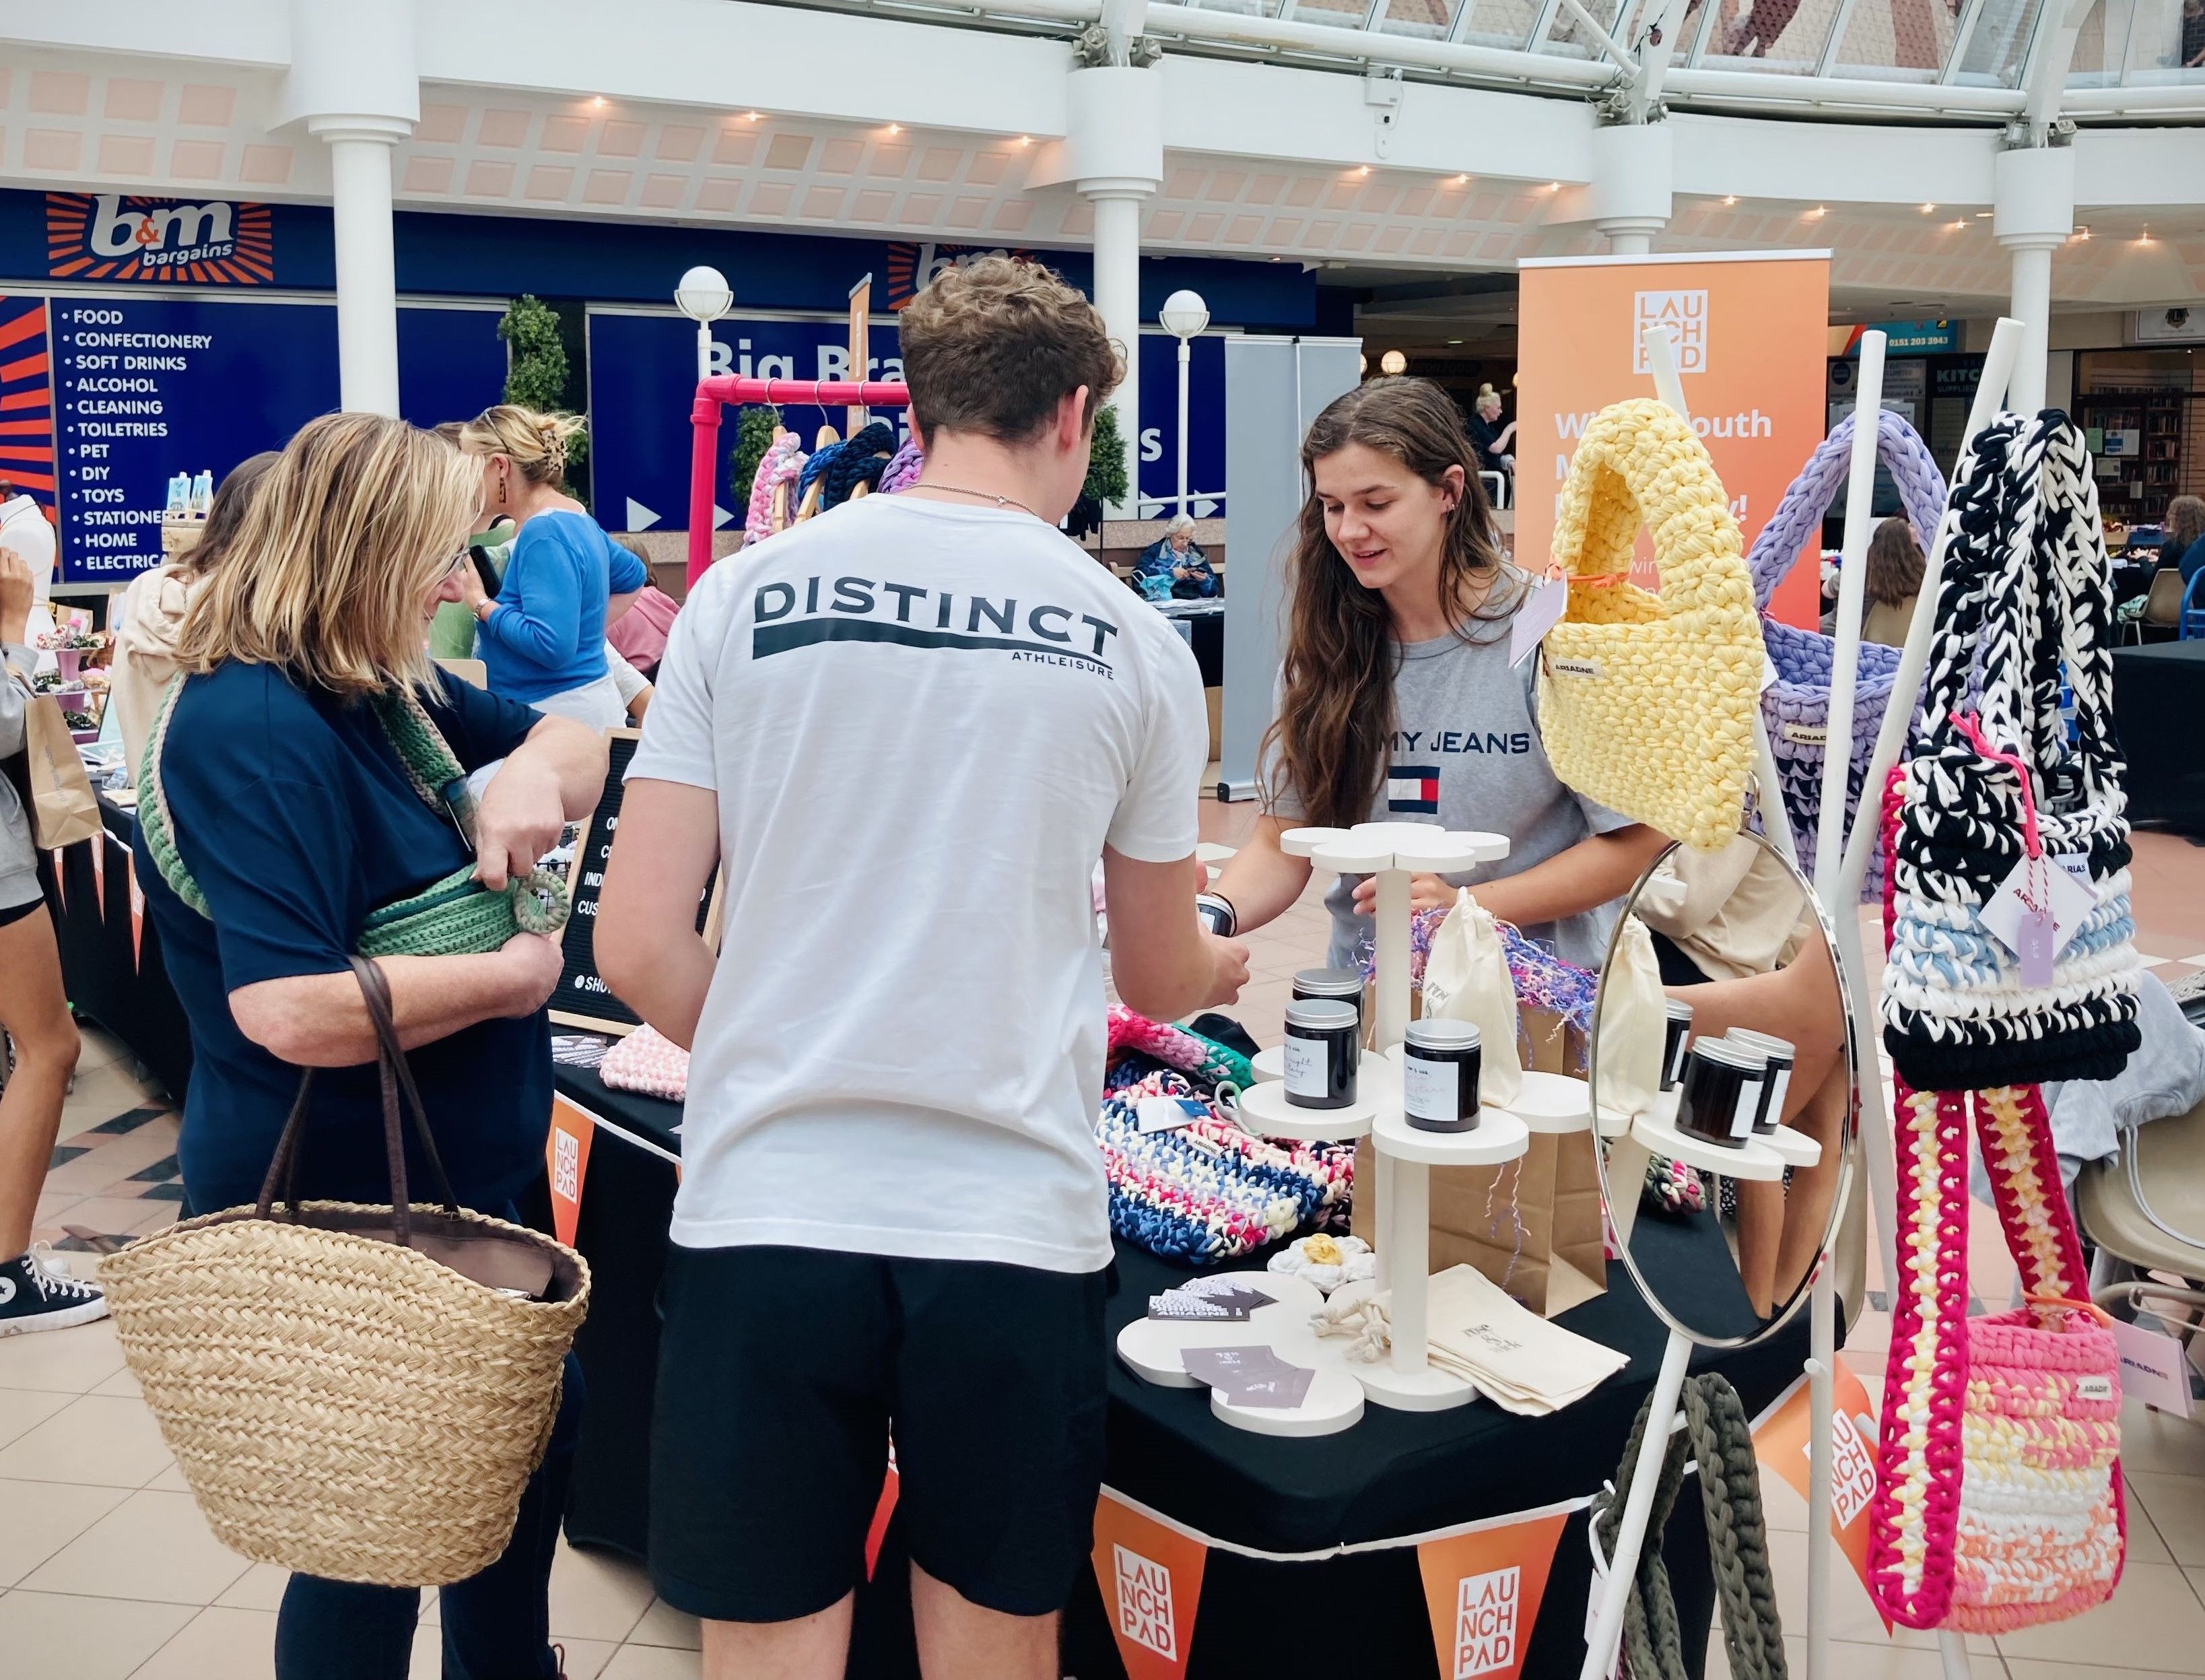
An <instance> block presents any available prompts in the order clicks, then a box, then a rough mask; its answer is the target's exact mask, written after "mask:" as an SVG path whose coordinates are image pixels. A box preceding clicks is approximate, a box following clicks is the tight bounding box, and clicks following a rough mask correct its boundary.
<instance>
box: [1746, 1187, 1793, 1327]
mask: <svg viewBox="0 0 2205 1680" xmlns="http://www.w3.org/2000/svg"><path fill="white" fill-rule="evenodd" d="M1783 1236H1784V1186H1783V1185H1782V1184H1780V1183H1776V1184H1772V1183H1768V1182H1766V1181H1764V1180H1759V1179H1745V1178H1741V1179H1739V1180H1738V1282H1740V1283H1741V1284H1744V1285H1745V1298H1746V1299H1747V1300H1748V1301H1749V1302H1751V1303H1752V1305H1753V1310H1754V1312H1755V1314H1756V1315H1758V1316H1759V1317H1762V1318H1764V1319H1765V1318H1767V1317H1768V1314H1769V1312H1770V1310H1771V1308H1772V1306H1773V1304H1774V1296H1775V1290H1776V1259H1777V1249H1778V1247H1779V1245H1780V1243H1781V1242H1782V1241H1783Z"/></svg>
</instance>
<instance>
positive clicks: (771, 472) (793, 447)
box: [743, 432, 804, 545]
mask: <svg viewBox="0 0 2205 1680" xmlns="http://www.w3.org/2000/svg"><path fill="white" fill-rule="evenodd" d="M803 470H804V445H803V444H802V443H801V442H800V441H799V439H798V438H797V436H796V434H795V433H794V432H784V433H782V435H781V436H780V437H778V438H775V439H774V440H773V442H772V444H770V445H769V446H768V447H767V450H766V452H765V453H764V455H763V456H760V457H759V459H758V473H757V474H756V476H754V477H753V478H752V480H751V505H750V511H749V515H748V516H747V517H746V518H745V519H744V521H743V541H744V543H745V545H749V544H751V543H761V542H764V540H765V539H767V538H768V537H770V536H771V535H772V534H773V492H774V491H775V490H776V489H777V488H778V487H779V486H782V485H787V486H790V493H791V494H792V495H793V494H794V493H795V491H794V487H795V484H796V477H797V474H799V473H801V472H802V471H803Z"/></svg>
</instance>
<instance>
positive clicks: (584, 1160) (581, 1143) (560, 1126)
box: [544, 1097, 597, 1248]
mask: <svg viewBox="0 0 2205 1680" xmlns="http://www.w3.org/2000/svg"><path fill="white" fill-rule="evenodd" d="M596 1135H597V1122H595V1121H594V1120H592V1119H591V1118H590V1117H589V1116H588V1115H586V1114H585V1113H583V1112H582V1111H581V1110H580V1109H579V1108H576V1107H575V1106H574V1104H572V1103H570V1102H568V1100H567V1099H565V1098H564V1097H554V1098H552V1099H551V1133H550V1136H548V1137H546V1138H545V1139H544V1171H545V1172H546V1173H547V1174H549V1175H550V1180H551V1230H552V1233H553V1234H554V1235H555V1236H557V1237H558V1239H559V1240H560V1241H561V1242H563V1243H565V1244H566V1245H567V1246H568V1248H573V1247H574V1225H575V1222H576V1221H577V1220H579V1218H581V1217H582V1180H583V1178H584V1177H586V1176H587V1174H588V1172H589V1170H590V1140H591V1138H593V1137H595V1136H596Z"/></svg>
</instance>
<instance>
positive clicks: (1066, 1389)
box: [651, 1244, 1108, 1622]
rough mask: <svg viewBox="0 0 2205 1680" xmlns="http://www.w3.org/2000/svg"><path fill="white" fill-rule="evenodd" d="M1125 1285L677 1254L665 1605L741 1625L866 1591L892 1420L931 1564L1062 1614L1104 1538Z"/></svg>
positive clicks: (661, 1578)
mask: <svg viewBox="0 0 2205 1680" xmlns="http://www.w3.org/2000/svg"><path fill="white" fill-rule="evenodd" d="M1107 1278H1108V1273H1107V1272H1085V1273H1076V1272H1043V1271H1038V1270H1036V1269H1034V1268H1031V1267H1028V1266H996V1265H989V1264H984V1263H981V1262H978V1261H970V1260H900V1259H889V1258H884V1257H882V1256H878V1255H873V1254H844V1253H840V1252H837V1251H833V1250H829V1249H823V1248H762V1247H761V1248H681V1246H679V1245H678V1244H677V1245H675V1246H673V1247H670V1248H669V1249H668V1251H667V1267H666V1292H665V1302H666V1327H665V1332H664V1337H663V1340H662V1342H661V1344H660V1349H659V1362H658V1399H657V1406H656V1408H655V1414H654V1417H653V1421H652V1428H651V1580H652V1582H654V1583H655V1584H656V1585H657V1588H658V1591H659V1594H660V1595H661V1596H663V1598H664V1599H665V1600H666V1601H667V1602H668V1603H669V1604H671V1605H672V1606H675V1609H677V1610H682V1611H687V1612H688V1613H689V1614H691V1615H692V1616H698V1617H705V1618H706V1619H708V1620H712V1621H725V1622H785V1621H789V1620H792V1619H793V1618H794V1617H799V1616H809V1615H812V1614H814V1613H816V1612H817V1611H822V1610H824V1609H826V1608H828V1607H829V1606H831V1605H833V1604H834V1603H835V1602H836V1601H837V1600H840V1599H841V1597H842V1596H843V1594H846V1593H848V1592H849V1591H851V1590H852V1589H853V1588H855V1587H857V1586H858V1585H859V1583H860V1582H862V1581H863V1580H864V1579H865V1535H866V1531H867V1529H868V1528H870V1527H871V1522H872V1517H873V1513H874V1510H876V1508H877V1506H878V1504H879V1502H880V1495H881V1484H882V1480H883V1476H884V1475H885V1474H886V1473H887V1468H888V1455H889V1432H890V1429H891V1427H893V1429H894V1436H895V1456H896V1469H897V1473H898V1476H899V1479H900V1486H899V1489H898V1494H897V1502H896V1510H897V1514H898V1517H899V1520H900V1526H901V1528H902V1531H903V1534H904V1536H905V1539H906V1543H907V1544H908V1546H909V1548H910V1552H911V1558H912V1562H913V1563H915V1564H918V1566H919V1567H920V1568H921V1569H923V1570H925V1571H926V1572H927V1573H928V1574H929V1575H930V1576H934V1578H935V1579H936V1580H937V1581H940V1582H944V1583H945V1584H947V1585H948V1586H949V1587H952V1588H954V1589H955V1590H956V1591H957V1592H958V1593H960V1594H962V1595H963V1596H964V1597H965V1598H966V1599H968V1600H971V1601H972V1602H973V1603H974V1604H977V1605H980V1606H984V1607H985V1608H987V1609H990V1610H997V1611H1003V1612H1004V1613H1006V1614H1007V1615H1013V1616H1039V1615H1044V1614H1046V1613H1048V1612H1049V1611H1054V1610H1057V1609H1059V1608H1061V1606H1063V1604H1064V1602H1065V1600H1067V1598H1069V1597H1070V1596H1071V1593H1072V1588H1073V1584H1074V1583H1075V1582H1076V1581H1077V1580H1078V1578H1079V1571H1080V1570H1083V1569H1085V1567H1086V1566H1087V1561H1088V1554H1089V1552H1090V1551H1091V1548H1092V1546H1093V1544H1094V1522H1095V1500H1096V1497H1097V1492H1099V1490H1100V1488H1101V1486H1102V1416H1103V1398H1104V1386H1105V1383H1106V1380H1107V1373H1108V1342H1107V1338H1106V1336H1105V1333H1104V1328H1103V1322H1102V1303H1103V1298H1104V1296H1105V1294H1106V1293H1107Z"/></svg>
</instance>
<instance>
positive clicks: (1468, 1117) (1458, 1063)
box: [1401, 1021, 1483, 1132]
mask: <svg viewBox="0 0 2205 1680" xmlns="http://www.w3.org/2000/svg"><path fill="white" fill-rule="evenodd" d="M1482 1060H1483V1056H1482V1052H1481V1050H1480V1047H1479V1044H1478V1036H1477V1028H1475V1027H1473V1026H1472V1025H1471V1023H1470V1022H1466V1021H1412V1022H1410V1023H1409V1026H1408V1030H1407V1032H1406V1034H1404V1036H1403V1038H1402V1041H1401V1111H1402V1116H1403V1117H1404V1118H1405V1119H1406V1120H1407V1121H1408V1123H1409V1124H1410V1125H1412V1126H1413V1127H1414V1128H1416V1129H1417V1130H1418V1131H1420V1132H1474V1131H1476V1130H1477V1075H1478V1069H1479V1065H1480V1063H1481V1062H1482Z"/></svg>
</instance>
